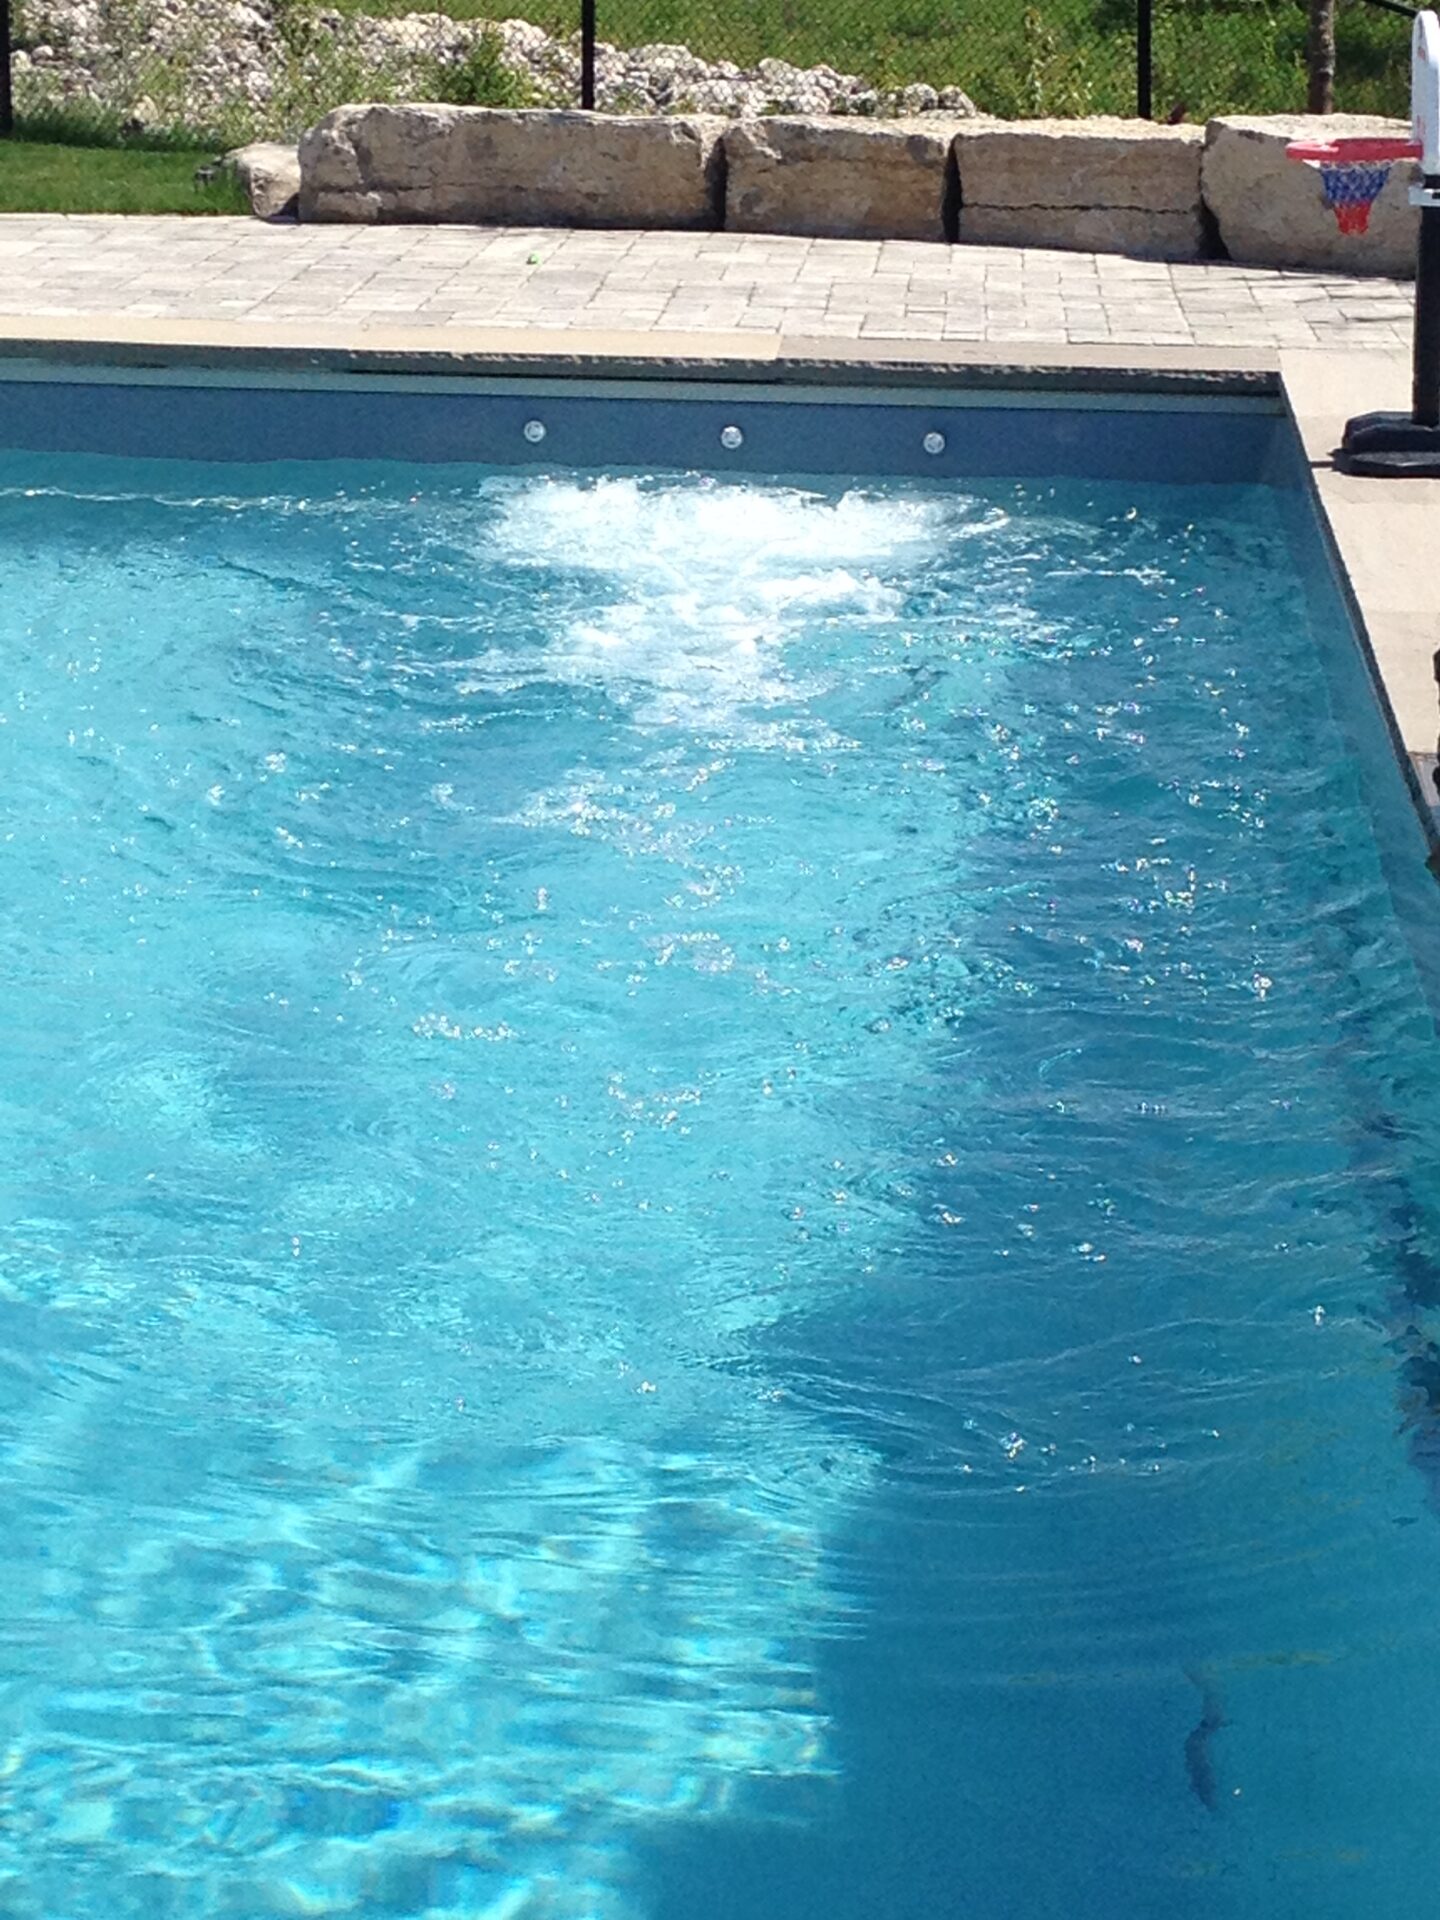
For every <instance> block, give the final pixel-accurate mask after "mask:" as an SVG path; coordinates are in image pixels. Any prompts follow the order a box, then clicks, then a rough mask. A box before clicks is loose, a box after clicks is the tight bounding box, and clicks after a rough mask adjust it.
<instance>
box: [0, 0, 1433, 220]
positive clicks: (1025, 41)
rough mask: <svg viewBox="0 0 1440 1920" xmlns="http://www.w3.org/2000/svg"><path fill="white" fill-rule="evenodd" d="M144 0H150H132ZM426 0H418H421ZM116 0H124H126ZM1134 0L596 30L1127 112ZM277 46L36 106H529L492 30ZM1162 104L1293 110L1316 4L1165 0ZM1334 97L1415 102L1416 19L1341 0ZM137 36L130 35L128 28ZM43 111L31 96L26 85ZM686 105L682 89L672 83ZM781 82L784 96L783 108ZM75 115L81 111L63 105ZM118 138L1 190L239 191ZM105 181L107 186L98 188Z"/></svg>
mask: <svg viewBox="0 0 1440 1920" xmlns="http://www.w3.org/2000/svg"><path fill="white" fill-rule="evenodd" d="M134 3H135V4H136V5H138V4H140V0H134ZM420 3H427V0H420ZM117 4H118V0H117ZM330 4H332V5H338V6H339V7H340V8H341V9H343V10H344V11H345V12H348V13H351V14H402V13H407V12H410V11H412V10H413V9H414V7H415V6H416V4H417V0H330ZM428 4H429V5H430V6H436V5H438V6H439V7H440V8H441V9H443V10H444V11H446V12H448V13H450V14H452V15H453V16H454V17H456V18H459V19H467V20H484V19H487V18H503V17H505V16H506V15H522V16H523V17H524V18H526V19H529V20H533V21H534V22H536V24H537V25H539V26H542V27H544V28H546V29H547V30H548V31H549V32H550V33H552V34H553V35H555V36H556V37H557V38H562V39H569V40H570V41H571V42H572V44H573V41H574V38H575V29H576V25H577V20H578V14H579V7H578V0H428ZM1134 5H1135V0H743V4H740V5H737V4H736V0H723V4H722V0H597V10H598V15H599V30H600V36H601V38H602V39H604V40H608V41H610V42H611V43H613V44H616V45H619V46H621V47H637V46H641V45H644V44H646V43H647V42H652V41H657V40H659V41H669V42H675V41H679V42H682V43H683V44H685V45H687V46H689V47H691V48H693V49H694V51H695V52H696V53H698V54H700V55H702V56H703V57H704V58H706V59H709V60H718V59H729V60H733V61H736V62H737V63H739V64H740V65H741V66H747V67H749V66H754V65H755V64H756V62H758V61H759V60H760V59H762V58H764V57H765V56H766V55H767V54H768V55H772V56H776V57H779V58H782V59H785V60H788V61H791V62H792V63H794V64H795V65H797V66H801V67H807V66H815V65H819V64H821V63H824V64H828V65H830V66H833V67H838V68H840V69H841V70H842V71H846V72H850V73H856V74H859V75H861V76H862V77H863V78H864V79H865V80H867V81H868V82H870V83H871V84H872V85H874V86H876V87H878V88H881V89H889V88H893V87H898V86H903V85H905V84H906V83H908V82H910V81H915V80H925V81H929V82H930V83H931V84H932V85H935V86H952V85H958V86H960V87H963V88H964V89H965V91H966V92H967V93H968V94H970V96H971V97H972V99H974V101H975V102H976V104H977V105H978V106H979V107H980V109H981V110H982V112H987V113H995V114H1001V115H1005V116H1009V117H1033V116H1036V115H1057V116H1072V115H1078V114H1096V113H1114V114H1132V113H1133V112H1134V111H1135V41H1134V21H1135V11H1134ZM276 7H277V11H276V25H277V28H278V30H279V35H278V37H279V41H280V44H281V49H282V59H281V61H280V64H279V67H278V69H277V76H276V85H275V91H274V94H273V96H272V97H271V100H270V102H269V104H268V106H267V107H266V109H265V110H264V112H263V114H259V113H257V111H256V110H255V109H254V108H253V107H252V106H250V105H249V104H248V103H247V102H245V101H244V100H243V99H241V98H239V97H238V96H237V98H236V100H235V101H234V103H233V106H232V105H228V104H227V105H226V106H224V107H222V108H221V110H220V111H219V112H218V113H217V114H216V115H214V116H213V118H214V124H211V125H209V126H207V127H205V128H203V129H200V128H196V127H193V126H192V127H190V128H188V129H186V128H184V127H183V126H181V125H180V123H181V122H183V121H184V119H185V114H186V107H185V97H186V96H185V89H184V86H183V80H184V74H183V71H181V70H180V69H178V68H177V67H176V64H175V61H174V59H171V61H170V63H169V66H166V65H165V63H163V62H162V63H160V65H159V66H157V67H155V68H154V69H153V70H152V69H144V68H143V67H142V69H141V72H140V74H139V75H138V76H137V75H133V74H132V75H131V76H130V78H129V79H128V80H127V81H126V82H125V86H126V88H127V89H128V90H127V91H125V92H124V93H123V94H120V93H117V97H116V99H115V100H114V101H113V102H111V101H108V100H107V101H106V102H105V103H104V104H101V105H96V106H92V107H89V108H87V109H85V110H84V111H85V112H86V113H88V115H89V116H90V117H89V118H88V119H80V118H77V117H76V116H77V114H79V113H80V112H81V110H80V109H79V108H77V107H75V106H74V105H73V104H67V105H66V106H65V107H63V108H62V109H60V110H59V111H60V114H61V119H60V120H58V121H53V122H41V121H38V120H34V119H32V120H31V121H30V122H29V123H28V129H29V132H30V133H31V135H32V136H33V138H34V139H36V140H44V139H47V138H48V139H51V140H58V141H61V142H64V143H66V144H67V145H68V144H69V143H72V142H80V141H84V140H86V139H95V138H97V136H99V135H101V134H102V133H103V132H104V130H105V129H106V128H107V127H108V128H110V129H112V130H113V129H114V128H116V127H118V126H120V125H123V124H124V122H125V118H126V116H127V115H129V114H130V113H131V111H132V107H133V96H134V95H135V94H136V93H137V92H138V91H139V90H140V88H141V85H142V83H143V90H144V92H145V94H146V96H147V98H149V99H150V101H151V102H152V105H158V108H159V113H158V115H157V117H159V118H162V119H165V118H167V117H168V120H169V121H173V122H174V123H176V129H177V130H174V131H172V132H170V133H169V134H156V135H153V136H152V137H151V138H150V139H149V140H147V141H146V142H145V144H146V145H147V146H151V147H154V146H158V145H160V144H162V142H163V141H165V140H168V141H170V142H171V143H172V144H173V143H179V142H182V141H185V142H189V143H190V145H192V146H193V145H194V144H195V143H196V142H199V141H207V142H214V143H215V145H216V146H217V147H225V146H233V145H238V144H239V143H240V142H241V141H242V140H245V139H253V138H255V137H257V136H258V135H261V134H267V135H270V136H275V137H283V136H284V135H286V134H289V135H293V134H294V133H296V132H297V131H298V130H299V129H301V128H303V127H305V126H307V125H312V124H313V123H314V122H315V121H316V120H318V119H319V118H320V116H321V115H322V114H323V113H325V112H327V111H328V110H329V109H330V108H331V107H334V106H339V105H341V104H342V103H343V102H345V101H353V100H386V99H397V98H412V99H413V98H429V99H449V100H458V101H461V102H465V103H469V104H474V105H487V106H519V105H524V104H527V103H528V101H529V100H530V99H531V98H533V97H535V96H534V92H533V89H531V88H530V87H529V86H528V85H527V83H526V81H525V80H524V79H523V77H521V76H517V75H514V74H512V73H511V72H510V70H509V69H507V68H505V67H504V66H503V64H502V63H501V62H500V61H499V59H498V57H497V51H498V50H497V48H496V47H495V45H494V44H493V43H491V44H488V45H487V44H484V43H482V44H481V45H480V46H479V47H477V48H476V49H475V51H474V53H473V54H472V55H471V57H470V58H469V59H468V60H466V61H464V62H461V63H458V64H452V65H448V66H445V65H442V64H441V63H440V62H439V60H438V59H436V60H431V61H428V62H427V61H425V60H423V59H421V60H419V61H401V62H398V63H391V66H390V67H388V68H384V69H380V70H377V69H376V68H374V67H373V66H372V65H370V64H369V63H367V62H366V61H365V60H363V59H362V58H361V56H360V54H359V53H358V51H357V50H356V49H355V48H354V47H353V46H348V47H347V46H344V45H341V46H337V45H336V43H335V42H334V40H333V39H332V38H331V37H330V35H329V34H328V33H327V32H326V31H325V30H324V29H323V27H322V25H321V19H320V15H321V9H322V0H276ZM1155 9H1156V18H1155V35H1154V51H1155V60H1154V76H1155V77H1154V105H1155V111H1156V115H1157V117H1158V118H1161V119H1165V118H1167V117H1170V116H1171V115H1172V114H1173V115H1174V116H1175V117H1177V118H1183V119H1186V120H1189V121H1191V122H1197V121H1203V120H1205V119H1206V118H1208V117H1209V116H1210V115H1211V114H1215V113H1226V112H1232V113H1233V112H1243V113H1281V112H1291V113H1295V112H1301V111H1303V109H1304V105H1305V63H1304V49H1305V34H1306V11H1305V7H1304V5H1303V3H1302V0H1155ZM1336 40H1337V46H1338V63H1337V64H1338V75H1337V84H1336V104H1337V106H1338V107H1339V108H1341V110H1343V111H1347V112H1352V113H1385V114H1392V115H1397V116H1399V115H1404V114H1406V112H1407V109H1408V95H1409V78H1408V76H1409V27H1408V22H1407V21H1406V20H1405V19H1404V18H1402V17H1400V16H1398V15H1396V14H1394V13H1390V12H1386V11H1382V10H1381V9H1380V8H1378V7H1375V6H1371V5H1368V4H1366V0H1337V26H1336ZM126 44H127V45H128V44H129V43H128V42H127V43H126ZM29 104H30V108H31V112H32V114H33V112H34V109H35V107H36V106H37V105H38V102H35V101H32V102H30V103H29ZM675 105H676V106H677V107H680V108H683V107H684V106H685V105H686V102H685V101H684V100H683V99H680V100H677V101H676V102H675ZM784 106H785V103H784V102H783V99H777V100H776V101H775V102H774V103H773V108H775V109H781V110H783V109H784ZM72 123H73V124H72ZM133 144H134V143H126V146H127V150H125V151H123V152H121V153H117V154H114V155H112V158H111V159H110V160H109V161H106V162H101V161H98V160H94V159H91V160H87V161H79V160H72V161H69V162H67V161H66V160H65V159H64V158H63V157H62V154H61V152H60V150H56V152H55V157H54V159H53V160H52V161H51V162H50V163H49V165H48V166H46V165H45V163H43V162H42V161H41V160H40V159H39V157H38V155H39V149H38V148H37V149H36V152H35V154H34V155H32V156H31V157H30V158H29V159H26V158H24V157H23V156H18V157H17V155H16V154H13V153H12V154H11V155H10V156H9V157H8V158H3V159H0V209H4V208H13V207H15V206H17V205H21V204H23V205H30V206H53V207H54V208H56V210H72V211H79V210H81V207H82V204H83V205H84V206H85V207H91V206H93V207H96V208H99V207H102V206H103V207H105V208H114V209H115V210H117V211H121V210H123V211H136V212H139V211H179V210H184V211H186V212H195V213H201V212H221V211H231V210H234V209H235V208H237V207H238V204H239V202H238V195H236V193H235V192H234V190H233V188H232V187H231V186H230V185H229V184H228V183H224V184H218V183H217V185H215V186H213V187H209V188H206V189H204V190H203V191H201V192H196V190H195V188H194V184H193V179H192V177H191V175H192V174H193V167H192V166H191V164H190V161H189V160H188V159H187V158H186V157H185V156H183V155H179V154H171V155H168V156H165V155H160V154H156V153H150V154H141V153H138V152H135V151H133V150H128V149H129V148H130V147H131V146H133ZM97 196H103V197H97Z"/></svg>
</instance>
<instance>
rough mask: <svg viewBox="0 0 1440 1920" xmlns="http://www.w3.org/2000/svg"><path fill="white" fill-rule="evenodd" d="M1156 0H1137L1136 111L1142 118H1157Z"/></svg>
mask: <svg viewBox="0 0 1440 1920" xmlns="http://www.w3.org/2000/svg"><path fill="white" fill-rule="evenodd" d="M1154 26H1155V0H1135V112H1136V114H1137V115H1138V116H1139V118H1140V119H1142V120H1153V119H1154V118H1155V102H1154V98H1153V82H1154V74H1153V72H1152V67H1153V64H1154V62H1153V57H1152V43H1153V29H1154Z"/></svg>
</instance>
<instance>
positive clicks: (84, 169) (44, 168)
mask: <svg viewBox="0 0 1440 1920" xmlns="http://www.w3.org/2000/svg"><path fill="white" fill-rule="evenodd" d="M211 158H212V156H211V155H208V154H205V153H197V152H194V151H193V150H192V151H189V152H187V151H184V150H180V151H176V150H174V149H171V150H168V151H163V150H162V151H159V152H155V151H148V152H147V151H143V150H142V151H137V150H136V149H134V148H130V147H100V146H60V145H56V144H55V143H53V142H50V141H40V140H30V139H26V138H17V139H10V140H0V213H248V212H249V205H248V203H247V201H246V199H245V196H244V194H243V193H242V192H241V191H240V189H239V187H238V186H237V185H236V184H235V182H234V180H233V179H231V178H230V176H229V175H227V174H222V175H220V176H218V177H217V178H216V179H214V180H212V181H208V182H206V183H205V184H204V185H203V186H197V185H196V183H195V169H196V168H197V167H200V166H204V165H205V164H206V163H207V161H208V160H209V159H211Z"/></svg>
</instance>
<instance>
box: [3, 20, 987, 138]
mask: <svg viewBox="0 0 1440 1920" xmlns="http://www.w3.org/2000/svg"><path fill="white" fill-rule="evenodd" d="M487 35H488V36H489V45H490V47H491V48H492V49H493V51H494V53H495V54H496V55H498V58H499V63H500V71H499V74H498V79H499V82H500V84H501V85H502V87H504V88H506V89H507V90H508V91H509V92H510V93H511V94H512V96H513V97H511V98H506V99H497V98H493V97H487V96H486V95H485V94H484V93H482V94H479V95H475V96H474V97H473V100H472V103H473V104H477V105H500V106H525V105H529V106H573V105H574V104H575V102H576V100H577V98H578V95H579V87H580V54H579V45H578V41H577V39H576V38H575V36H573V35H571V36H569V37H568V38H565V39H556V38H554V37H552V36H551V35H550V34H548V33H546V32H545V30H544V29H543V28H542V27H538V26H536V25H534V24H533V23H532V22H530V21H528V20H500V21H493V22H486V21H462V20H452V19H450V18H449V17H448V15H445V14H439V13H409V14H402V15H399V16H397V17H394V18H388V19H377V18H371V17H369V16H368V15H348V14H347V15H342V14H340V13H338V12H334V11H330V10H327V9H324V8H319V9H316V10H314V11H311V10H308V9H304V8H302V7H299V6H297V5H295V4H294V3H293V0H19V15H18V30H17V33H16V45H17V48H18V52H17V56H16V59H15V64H14V73H15V85H16V95H17V99H16V106H17V108H18V110H19V111H20V112H22V113H34V112H36V111H37V110H41V109H43V108H46V107H49V108H57V107H59V108H67V107H68V108H78V109H81V110H83V111H92V112H95V113H97V114H99V115H101V116H104V117H107V118H110V119H112V120H113V121H115V122H117V123H119V124H122V125H123V124H126V123H130V124H136V125H139V124H142V123H143V124H144V125H145V126H147V127H154V126H174V125H179V124H182V123H183V124H186V125H189V126H191V127H197V128H202V129H204V130H205V131H207V132H210V133H213V135H214V136H215V137H216V139H217V141H219V140H225V139H230V140H234V141H236V142H238V141H240V140H242V139H246V138H254V137H256V136H259V135H262V134H268V135H271V136H275V137H285V136H289V137H292V138H293V137H296V136H298V134H299V133H300V132H301V131H302V130H303V129H304V128H305V127H306V126H308V125H310V124H312V123H313V122H314V121H316V120H318V119H319V118H320V117H321V116H322V114H324V113H325V112H327V111H328V110H329V109H330V108H332V107H335V106H340V105H344V104H348V103H351V102H356V101H378V102H382V103H383V102H386V101H398V100H406V99H411V100H435V99H447V98H456V99H462V100H463V99H466V98H467V95H466V93H465V88H464V78H463V76H464V73H465V63H466V62H467V61H470V60H472V59H473V56H474V55H475V54H476V50H477V49H481V50H482V53H483V49H484V43H485V41H486V37H487ZM471 77H472V80H473V78H474V77H475V73H474V69H473V67H472V69H471ZM480 78H481V79H482V80H483V79H485V78H486V76H485V75H483V74H482V75H481V76H480ZM488 78H489V82H490V90H491V92H492V93H493V90H494V85H495V81H496V79H497V75H496V74H495V72H494V71H493V70H492V71H491V72H490V74H489V76H488ZM596 104H597V105H598V106H599V107H600V109H601V111H602V112H611V113H645V114H650V113H681V114H684V113H707V114H719V115H722V116H724V117H726V118H744V117H754V116H758V115H762V114H777V113H807V114H817V113H818V114H826V113H832V114H833V113H842V114H860V115H877V114H878V115H891V114H901V115H906V116H910V117H913V116H915V115H919V114H928V113H943V114H946V115H947V116H949V117H951V118H955V117H964V116H967V115H970V114H973V113H974V112H975V111H976V109H975V107H974V106H973V104H972V103H971V101H970V100H969V98H968V97H967V95H965V94H964V93H962V92H961V91H960V89H959V88H958V87H945V88H941V89H940V90H938V91H937V90H936V89H935V88H934V87H930V86H925V85H914V86H909V87H903V88H900V89H898V90H892V91H890V92H881V91H879V90H877V89H876V88H874V87H873V86H871V85H870V84H869V83H868V82H867V81H866V80H865V79H864V78H862V77H861V76H859V75H857V74H853V73H840V72H838V71H837V70H836V69H835V68H833V67H829V66H823V65H822V66H816V67H797V66H792V65H791V63H790V62H789V61H787V60H778V59H765V60H761V61H759V62H757V64H756V65H755V66H754V67H751V68H741V67H738V66H736V65H735V63H734V62H733V61H728V60H714V61H707V60H702V59H701V58H700V56H699V55H698V54H696V53H693V52H692V51H691V50H690V48H688V47H684V46H680V45H675V44H671V43H668V42H656V43H654V44H653V45H650V46H644V47H633V48H620V47H614V46H610V45H609V44H607V43H605V42H601V43H600V44H599V46H598V47H597V49H596Z"/></svg>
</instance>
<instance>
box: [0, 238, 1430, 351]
mask: <svg viewBox="0 0 1440 1920" xmlns="http://www.w3.org/2000/svg"><path fill="white" fill-rule="evenodd" d="M1411 299H1412V293H1411V289H1410V288H1409V286H1408V285H1406V284H1405V283H1403V282H1397V281H1393V280H1377V279H1350V278H1346V277H1344V276H1337V275H1334V274H1314V273H1283V272H1275V271H1270V270H1266V269H1262V268H1242V267H1233V266H1225V265H1191V264H1184V265H1165V264H1161V263H1156V262H1150V261H1141V260H1132V259H1128V258H1124V257H1121V256H1117V255H1111V254H1088V253H1059V252H1046V251H1040V250H1030V249H1024V250H1021V249H1010V248H1000V247H945V246H937V245H930V244H926V243H923V242H918V241H899V240H894V241H890V240H887V241H863V240H805V239H797V238H789V237H786V236H780V235H751V234H730V233H598V232H579V231H570V230H559V229H555V228H543V229H537V230H523V231H522V230H518V229H513V228H500V229H496V228H478V227H380V228H373V227H346V226H309V227H302V226H273V227H270V226H264V225H262V224H261V223H260V222H258V221H255V220H248V219H179V218H150V217H137V216H129V217H109V216H104V217H102V216H90V215H85V216H76V215H72V216H68V217H67V216H57V215H52V214H10V215H5V216H3V217H0V316H4V317H11V316H27V317H33V318H48V319H66V318H75V319H86V318H96V317H100V316H120V315H124V316H128V317H130V318H131V319H147V318H148V319H177V320H184V319H193V320H200V319H207V320H232V321H242V322H247V323H255V322H282V321H283V322H297V321H321V320H323V321H326V322H330V323H334V324H338V325H342V326H353V327H357V328H362V329H363V328H365V327H367V326H394V325H397V324H403V325H406V326H421V327H444V326H446V325H449V324H453V325H455V326H457V327H475V326H495V327H515V328H562V329H563V328H591V329H595V328H604V329H624V330H647V329H655V330H659V331H667V332H691V331H705V332H710V333H715V332H738V333H742V334H743V333H746V332H758V333H776V332H780V331H784V332H785V333H788V334H803V335H806V336H810V337H817V338H818V337H825V336H830V337H834V338H837V339H852V340H862V341H863V340H876V341H884V340H892V341H893V340H913V341H935V340H954V341H975V342H990V341H1009V342H1015V343H1020V344H1025V343H1031V344H1034V345H1036V346H1043V345H1047V344H1058V343H1068V344H1069V345H1072V346H1086V345H1095V346H1102V345H1108V346H1138V347H1181V348H1183V347H1199V348H1206V349H1223V348H1251V349H1254V348H1259V349H1277V350H1278V349H1281V348H1297V347H1301V348H1303V347H1337V346H1341V347H1351V346H1353V347H1369V348H1376V347H1378V348H1393V347H1396V346H1403V345H1405V344H1406V343H1407V342H1408V340H1409V336H1410V309H1411Z"/></svg>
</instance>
